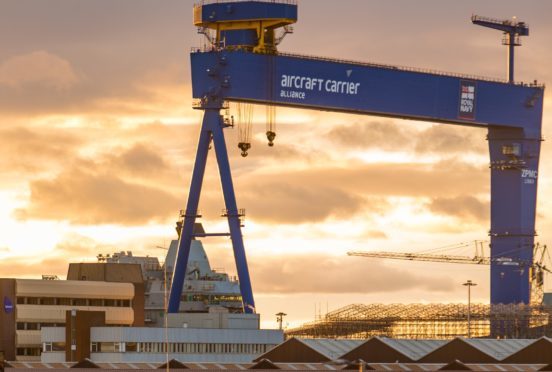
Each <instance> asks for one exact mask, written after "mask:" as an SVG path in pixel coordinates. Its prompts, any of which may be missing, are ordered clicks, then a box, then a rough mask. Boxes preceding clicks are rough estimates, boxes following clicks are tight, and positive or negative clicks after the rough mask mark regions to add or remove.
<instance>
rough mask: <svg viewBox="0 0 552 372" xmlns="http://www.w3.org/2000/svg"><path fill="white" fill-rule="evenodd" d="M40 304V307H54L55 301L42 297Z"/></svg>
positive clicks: (51, 298)
mask: <svg viewBox="0 0 552 372" xmlns="http://www.w3.org/2000/svg"><path fill="white" fill-rule="evenodd" d="M40 304H41V305H55V304H56V299H55V298H53V297H42V298H41V299H40Z"/></svg>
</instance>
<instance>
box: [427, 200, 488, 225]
mask: <svg viewBox="0 0 552 372" xmlns="http://www.w3.org/2000/svg"><path fill="white" fill-rule="evenodd" d="M429 210H430V211H431V212H433V213H436V214H444V215H448V216H452V217H456V218H459V219H463V220H473V221H476V222H484V221H488V220H489V203H488V202H482V201H481V200H479V199H478V198H475V197H473V196H471V195H461V196H455V197H438V198H434V199H432V200H431V202H430V203H429Z"/></svg>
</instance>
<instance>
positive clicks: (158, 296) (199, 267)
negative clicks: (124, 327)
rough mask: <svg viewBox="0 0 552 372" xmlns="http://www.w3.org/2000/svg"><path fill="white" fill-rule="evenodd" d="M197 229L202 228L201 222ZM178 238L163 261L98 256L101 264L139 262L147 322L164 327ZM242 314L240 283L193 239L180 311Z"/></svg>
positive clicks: (129, 254) (121, 254) (124, 254)
mask: <svg viewBox="0 0 552 372" xmlns="http://www.w3.org/2000/svg"><path fill="white" fill-rule="evenodd" d="M196 229H197V230H198V231H202V230H203V229H202V227H201V225H200V224H197V226H196ZM177 250H178V240H172V241H171V244H170V246H169V248H168V250H167V254H166V256H165V259H164V261H162V262H160V261H159V259H158V258H157V257H152V256H135V255H134V254H133V253H132V252H131V251H126V252H125V251H121V252H118V253H113V254H107V255H101V254H100V255H98V257H97V258H98V261H99V262H102V263H118V264H139V265H140V267H141V268H142V275H143V278H144V282H145V322H146V324H147V325H148V326H152V327H162V326H163V324H164V315H165V308H166V304H167V301H168V292H169V289H170V287H171V280H172V273H173V270H174V265H175V260H176V254H177ZM209 312H228V313H243V307H242V298H241V294H240V288H239V282H238V280H237V279H236V278H235V277H231V276H229V275H228V274H227V273H226V272H224V271H223V270H215V269H213V268H212V267H211V264H210V262H209V258H208V257H207V254H206V252H205V249H204V248H203V244H202V242H201V241H199V240H195V239H194V240H193V241H192V244H191V249H190V258H189V260H188V266H187V270H186V279H185V282H184V287H183V290H182V296H181V303H180V313H209Z"/></svg>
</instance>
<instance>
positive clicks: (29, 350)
mask: <svg viewBox="0 0 552 372" xmlns="http://www.w3.org/2000/svg"><path fill="white" fill-rule="evenodd" d="M40 351H41V348H40V347H18V348H17V349H16V355H17V356H40Z"/></svg>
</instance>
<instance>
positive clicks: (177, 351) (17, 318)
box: [0, 225, 284, 363]
mask: <svg viewBox="0 0 552 372" xmlns="http://www.w3.org/2000/svg"><path fill="white" fill-rule="evenodd" d="M196 231H197V232H198V233H200V232H201V231H203V230H202V227H201V225H197V226H196ZM177 250H178V241H177V240H174V241H172V242H171V244H170V247H169V248H168V250H167V255H166V257H165V259H164V261H163V263H161V262H160V261H159V259H158V258H157V257H149V256H135V255H133V254H132V252H117V253H113V254H106V255H101V254H100V255H98V257H97V258H98V262H95V263H72V264H70V265H69V268H68V273H67V280H55V278H53V277H49V276H44V277H43V279H42V280H39V279H0V298H3V301H4V306H3V307H4V308H3V311H2V313H1V314H0V359H5V360H10V361H25V362H29V361H42V362H45V363H58V362H60V363H63V362H77V361H81V360H84V359H90V360H92V361H94V362H117V363H121V362H129V363H132V362H134V363H140V362H162V361H164V360H165V359H166V355H167V354H170V355H171V356H172V357H174V358H175V359H178V360H180V361H185V362H219V363H248V362H250V361H251V360H253V359H254V358H256V357H257V356H259V355H261V354H263V353H265V352H267V351H269V350H271V349H272V348H273V347H275V346H276V345H278V344H280V343H282V342H283V340H284V336H283V332H282V331H281V330H261V329H260V316H259V314H246V313H244V311H243V308H242V302H241V295H240V289H239V282H238V281H237V279H236V278H233V277H231V276H229V275H228V274H226V273H225V272H223V271H222V270H213V269H212V268H211V265H210V262H209V259H208V257H207V254H206V253H205V250H204V248H203V245H202V243H201V242H200V241H198V240H193V241H192V244H191V250H190V259H189V262H188V267H187V275H186V280H185V283H184V284H185V286H184V290H183V295H182V296H181V304H180V309H181V310H180V312H179V313H177V314H168V315H167V314H166V312H165V309H166V306H167V298H168V288H170V285H171V279H172V272H173V269H174V263H175V260H176V253H177Z"/></svg>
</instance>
